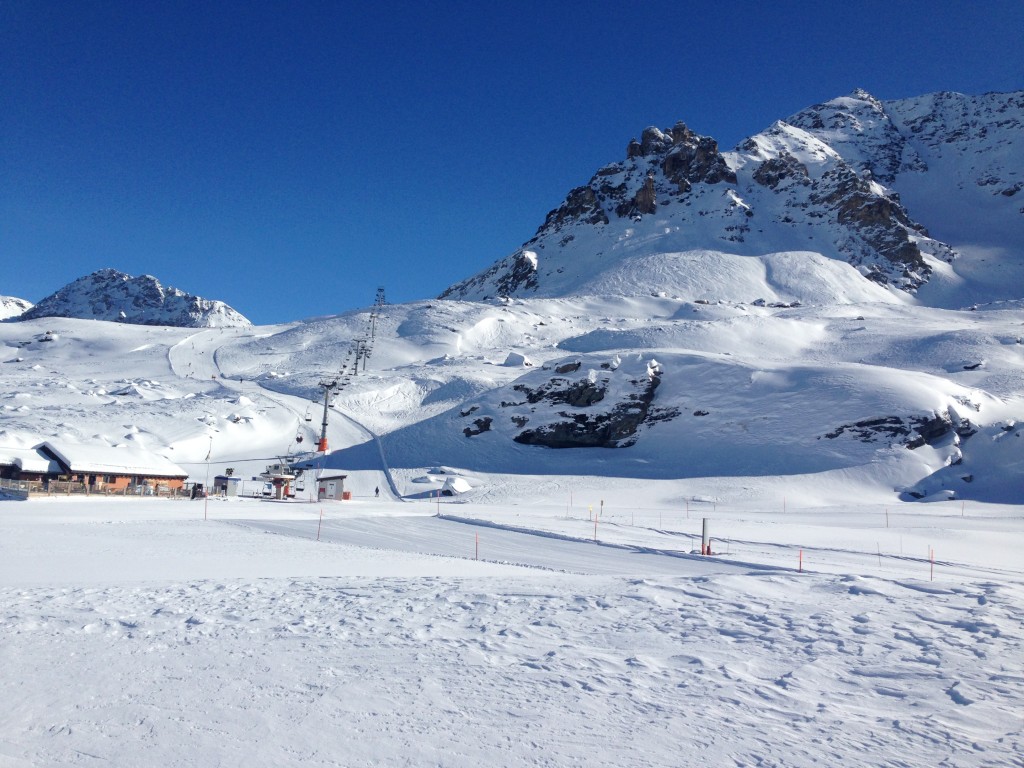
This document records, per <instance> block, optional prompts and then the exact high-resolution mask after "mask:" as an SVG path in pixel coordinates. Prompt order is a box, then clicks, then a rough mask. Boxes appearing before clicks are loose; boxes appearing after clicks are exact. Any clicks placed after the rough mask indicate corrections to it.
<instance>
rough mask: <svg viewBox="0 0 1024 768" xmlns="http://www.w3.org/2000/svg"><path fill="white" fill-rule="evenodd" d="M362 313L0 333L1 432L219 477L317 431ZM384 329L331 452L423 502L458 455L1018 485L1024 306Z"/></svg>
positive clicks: (511, 486)
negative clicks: (244, 323) (152, 458)
mask: <svg viewBox="0 0 1024 768" xmlns="http://www.w3.org/2000/svg"><path fill="white" fill-rule="evenodd" d="M869 285H870V283H869ZM876 288H877V286H876ZM750 292H751V293H752V294H756V295H758V296H762V295H766V294H767V293H768V284H767V283H765V282H762V283H761V284H760V285H757V284H752V285H751V287H750ZM773 303H774V304H775V306H772V304H773ZM369 315H370V313H369V311H356V312H351V313H347V314H345V315H342V316H339V317H336V318H320V319H316V320H310V321H307V322H303V323H295V324H290V325H286V326H274V327H262V328H253V329H209V330H204V331H199V332H195V331H192V330H188V329H176V328H167V327H164V328H158V327H145V326H130V325H124V324H122V325H112V324H108V323H96V322H93V321H82V320H74V319H55V318H48V319H47V320H46V321H45V322H44V321H24V322H21V323H14V324H11V323H7V324H2V325H0V341H2V344H3V346H0V383H2V385H3V392H4V393H5V394H4V395H3V396H2V400H0V408H2V413H3V427H2V432H0V444H3V445H11V446H29V445H32V444H34V443H35V442H38V441H40V440H42V439H44V438H45V437H48V436H58V437H62V438H64V439H74V440H77V441H83V442H89V441H94V442H97V443H100V444H105V445H118V444H122V443H123V444H133V443H134V444H138V445H140V446H141V447H143V448H146V449H148V450H152V451H156V452H164V451H167V452H166V454H165V455H167V456H168V457H170V458H172V459H173V460H174V461H175V462H176V463H178V464H180V465H182V466H185V467H186V468H188V467H189V466H190V464H189V462H192V463H193V464H192V465H191V466H193V467H198V468H202V469H205V464H203V463H202V460H203V458H204V456H205V454H206V452H207V451H208V449H209V447H210V438H211V437H212V438H213V455H214V460H215V461H223V462H228V461H231V462H233V463H232V464H229V465H231V466H233V465H235V464H238V465H239V466H250V467H251V469H252V470H254V471H256V470H260V469H262V465H265V464H266V463H267V461H268V460H269V459H272V458H273V457H274V456H277V455H280V454H283V453H285V452H287V451H289V450H301V449H303V448H305V447H308V446H310V445H312V444H314V443H315V440H316V437H317V433H318V431H319V423H320V420H321V412H322V402H323V401H322V396H323V392H322V390H321V389H319V388H318V384H319V382H320V381H322V380H324V378H325V376H326V377H328V378H333V377H337V376H338V373H337V372H338V370H339V368H341V367H342V366H343V365H346V362H345V361H346V356H347V355H349V352H350V350H351V347H352V343H353V339H356V338H359V337H361V336H362V335H363V334H365V333H366V330H367V325H368V319H369ZM375 329H376V336H375V339H374V341H373V344H372V356H371V357H370V358H369V360H367V361H365V363H366V367H365V369H364V368H363V367H362V365H361V366H360V370H359V372H358V373H353V366H352V364H351V360H349V363H348V364H347V366H346V371H347V372H346V373H345V374H344V375H342V376H341V377H340V382H341V387H340V388H339V389H338V390H336V391H335V393H334V394H333V395H332V398H331V402H332V404H333V405H334V407H333V408H331V409H329V421H330V428H329V438H330V444H331V447H332V449H333V453H332V454H331V455H330V456H329V457H327V459H326V462H325V463H326V465H327V466H329V467H331V468H336V469H339V470H341V471H344V472H347V473H349V474H350V476H351V477H352V480H351V482H352V483H354V484H355V486H354V487H361V484H369V488H370V489H371V490H372V488H373V487H374V486H378V485H385V484H387V486H386V487H390V483H391V482H393V483H394V490H395V492H396V493H399V494H402V495H412V496H416V495H418V494H420V493H422V492H423V491H425V490H426V489H425V488H423V487H422V486H421V485H418V484H417V482H416V480H417V478H420V477H424V476H429V472H428V470H429V469H430V468H432V467H455V468H459V469H460V470H461V471H465V472H470V473H472V474H474V475H475V476H477V477H480V478H489V479H487V480H482V481H481V485H482V486H483V488H484V490H482V491H481V492H482V493H487V494H494V493H496V494H498V496H500V497H503V496H504V495H505V494H513V495H514V494H516V493H519V492H521V491H522V484H523V483H527V484H528V483H529V482H531V480H530V478H531V477H538V476H545V477H553V476H569V477H578V476H581V475H591V476H606V477H618V478H635V479H647V480H655V481H659V482H668V483H670V484H671V483H679V482H683V483H684V484H686V485H687V487H691V488H694V489H704V490H706V489H707V486H708V485H709V484H716V483H720V482H721V478H725V477H744V478H746V480H744V481H742V483H741V485H745V486H746V487H764V486H765V484H766V483H767V484H769V485H774V484H775V483H777V482H780V480H779V478H786V479H785V480H784V481H782V482H785V483H790V484H792V485H793V486H794V487H796V486H800V487H814V488H816V489H818V491H819V492H820V493H823V494H825V495H828V493H839V492H840V491H839V490H838V489H839V488H840V487H841V488H842V492H843V493H847V492H848V491H849V487H850V484H852V485H853V486H854V487H857V488H859V489H860V492H864V493H871V494H882V496H886V495H888V496H889V497H891V498H893V499H896V498H899V497H901V495H902V496H903V497H904V498H914V497H915V496H923V497H929V496H933V495H934V494H937V493H939V494H941V493H953V494H955V495H957V496H960V497H964V498H977V499H985V500H995V501H1013V500H1018V501H1020V500H1021V498H1022V495H1021V490H1020V489H1021V487H1022V483H1024V461H1022V456H1021V451H1022V450H1024V448H1022V446H1024V442H1022V441H1020V440H1018V439H1017V438H1016V435H1017V434H1018V433H1019V431H1020V430H1019V428H1018V427H1017V426H1016V424H1017V422H1019V421H1022V420H1024V394H1022V393H1024V373H1022V372H1024V343H1022V342H1024V309H1022V306H1021V303H1019V302H1017V303H1011V304H1006V305H1000V307H999V308H991V309H985V308H981V309H978V310H977V311H953V310H942V309H923V308H920V307H916V306H913V305H909V304H904V303H894V302H891V301H884V302H864V303H858V304H849V303H847V304H827V305H806V306H792V305H787V304H786V303H784V302H766V301H761V300H756V301H752V302H746V303H740V302H729V301H724V300H721V301H719V300H714V301H709V302H708V303H701V302H686V301H682V300H680V299H675V298H671V297H650V296H648V297H606V298H597V297H590V298H577V299H533V300H511V301H507V302H494V303H488V302H454V301H441V302H432V303H422V302H421V303H414V304H406V305H397V306H388V307H384V308H378V309H377V310H376V322H375ZM297 437H300V438H302V442H301V444H300V443H298V442H297V441H296V438H297ZM246 462H250V464H246ZM261 462H262V464H261ZM246 471H249V470H246ZM389 475H390V478H389ZM517 476H518V477H520V478H521V479H520V480H517V479H515V478H516V477H517ZM360 478H362V479H360ZM499 488H500V489H503V490H499ZM827 488H832V489H833V490H832V491H828V492H826V490H825V489H827Z"/></svg>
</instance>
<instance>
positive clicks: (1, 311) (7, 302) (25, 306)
mask: <svg viewBox="0 0 1024 768" xmlns="http://www.w3.org/2000/svg"><path fill="white" fill-rule="evenodd" d="M31 308H32V302H31V301H25V300H24V299H17V298H15V297H14V296H0V320H8V319H10V318H15V317H19V316H21V315H22V314H23V313H24V312H25V311H27V310H29V309H31Z"/></svg>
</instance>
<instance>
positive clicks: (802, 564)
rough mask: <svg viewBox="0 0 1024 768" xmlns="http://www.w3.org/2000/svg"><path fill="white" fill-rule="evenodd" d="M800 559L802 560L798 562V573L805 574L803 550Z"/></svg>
mask: <svg viewBox="0 0 1024 768" xmlns="http://www.w3.org/2000/svg"><path fill="white" fill-rule="evenodd" d="M799 558H800V559H799V560H798V561H797V562H798V563H799V565H798V571H797V572H798V573H803V572H804V551H803V550H802V549H801V550H800V555H799Z"/></svg>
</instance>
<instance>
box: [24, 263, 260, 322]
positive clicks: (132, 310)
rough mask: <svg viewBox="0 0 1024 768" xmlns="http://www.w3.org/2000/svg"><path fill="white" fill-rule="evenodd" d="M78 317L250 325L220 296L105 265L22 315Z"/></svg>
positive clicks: (123, 320) (27, 316) (32, 317)
mask: <svg viewBox="0 0 1024 768" xmlns="http://www.w3.org/2000/svg"><path fill="white" fill-rule="evenodd" d="M40 317H78V318H83V319H92V320H108V321H110V322H115V323H132V324H136V325H170V326H178V327H183V328H213V327H233V326H248V325H251V324H252V323H250V322H249V320H247V319H246V318H245V317H243V316H242V315H241V314H239V313H238V312H236V311H235V310H234V309H232V308H231V307H229V306H228V305H227V304H225V303H224V302H222V301H214V300H210V299H204V298H201V297H199V296H193V295H192V294H189V293H185V292H184V291H180V290H178V289H177V288H171V287H167V288H164V286H162V285H161V284H160V281H158V280H157V279H156V278H155V277H152V276H151V275H142V276H140V277H132V276H131V275H127V274H125V273H123V272H118V271H117V270H115V269H101V270H98V271H96V272H93V273H92V274H91V275H86V276H85V277H80V278H78V279H77V280H75V281H73V282H71V283H68V284H67V285H66V286H64V287H63V288H61V289H60V290H59V291H57V292H56V293H53V294H51V295H49V296H47V297H46V298H45V299H43V300H42V301H40V302H39V303H38V304H36V305H35V306H34V307H32V308H31V309H30V310H29V311H27V312H25V313H24V314H23V315H22V316H21V318H20V319H22V320H32V319H35V318H40Z"/></svg>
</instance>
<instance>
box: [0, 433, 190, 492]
mask: <svg viewBox="0 0 1024 768" xmlns="http://www.w3.org/2000/svg"><path fill="white" fill-rule="evenodd" d="M8 454H11V455H10V456H9V455H8ZM0 477H3V478H8V479H10V480H12V481H16V482H21V483H22V484H25V485H26V489H27V490H28V491H30V492H57V493H64V492H66V493H107V494H111V493H116V494H126V495H127V494H139V495H146V496H150V495H165V494H174V493H178V492H179V491H180V490H181V488H182V486H183V485H184V483H185V478H186V477H188V472H186V471H185V470H183V469H182V468H181V467H179V466H178V465H177V464H175V463H174V462H172V461H171V460H169V459H167V458H164V457H163V456H159V455H157V454H154V453H150V452H149V451H144V450H142V449H139V448H134V447H131V448H129V447H123V448H115V447H112V446H106V445H88V444H84V443H73V442H69V441H64V440H48V441H46V442H43V443H40V444H39V445H37V446H35V447H34V448H33V449H31V451H29V450H24V449H20V450H17V451H14V450H12V449H0Z"/></svg>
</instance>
